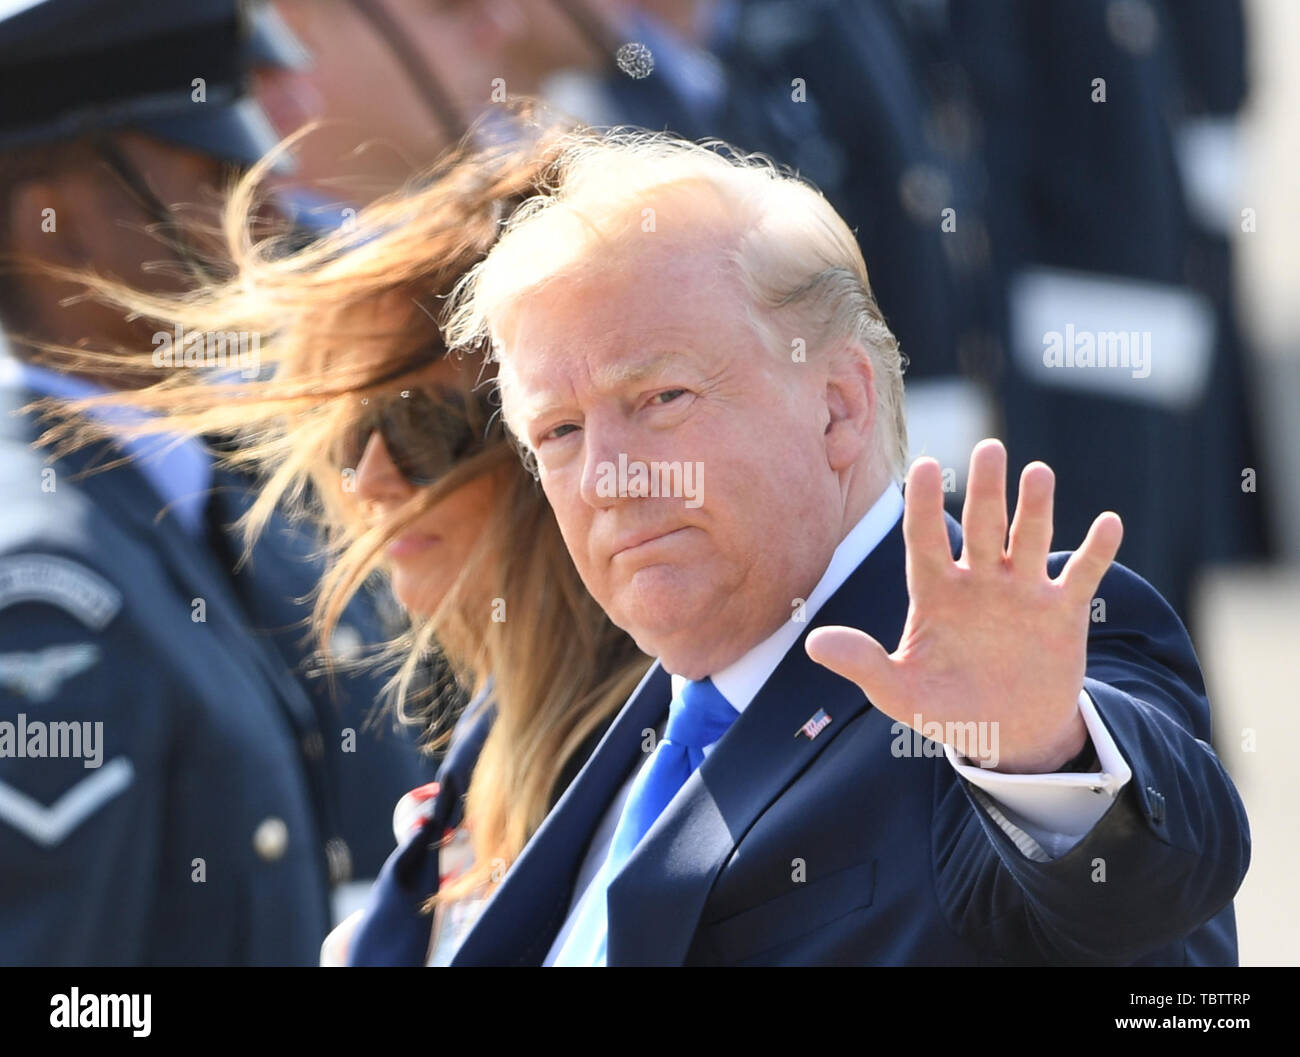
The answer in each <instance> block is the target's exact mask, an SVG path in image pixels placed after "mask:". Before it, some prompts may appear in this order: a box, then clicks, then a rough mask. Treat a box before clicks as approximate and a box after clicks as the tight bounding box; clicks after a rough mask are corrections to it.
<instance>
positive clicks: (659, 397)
mask: <svg viewBox="0 0 1300 1057" xmlns="http://www.w3.org/2000/svg"><path fill="white" fill-rule="evenodd" d="M685 393H686V390H685V389H665V390H664V391H663V392H662V393H655V395H654V396H652V397H651V398H650V402H651V403H652V404H655V403H657V404H671V403H672V402H673V401H674V400H676V399H677V398H678V397H679V396H683V395H684V394H685Z"/></svg>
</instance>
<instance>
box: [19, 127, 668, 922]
mask: <svg viewBox="0 0 1300 1057" xmlns="http://www.w3.org/2000/svg"><path fill="white" fill-rule="evenodd" d="M547 142H548V141H547V139H546V137H545V136H543V137H542V138H541V140H540V141H539V142H537V143H535V144H532V145H530V146H525V147H521V148H510V149H505V148H503V149H493V150H483V151H479V152H473V151H469V150H466V149H458V150H457V151H454V152H452V153H451V154H449V155H448V156H447V157H446V158H445V159H444V160H443V161H442V162H441V163H439V164H438V165H437V166H436V167H435V168H434V169H433V170H432V171H431V172H429V173H428V174H426V175H425V176H424V177H423V178H421V180H420V181H419V182H418V183H417V184H415V185H413V186H412V187H411V188H409V189H408V190H406V191H405V192H404V193H399V194H395V195H391V196H388V197H386V198H384V199H381V200H379V201H377V202H376V203H374V204H372V205H371V206H368V207H366V208H365V209H362V210H361V211H360V212H359V213H358V214H357V216H356V217H355V222H354V223H352V224H349V225H348V227H347V228H346V229H344V230H340V231H338V232H335V233H332V234H330V235H328V236H326V237H324V238H322V239H320V240H319V241H316V242H313V243H311V244H309V245H307V246H305V247H300V246H296V245H295V244H294V243H293V241H292V239H291V237H290V236H289V234H288V233H286V232H278V233H277V232H264V233H263V234H262V235H261V236H257V237H255V235H254V231H255V230H257V229H259V228H260V226H261V225H262V223H263V222H262V220H259V219H258V217H259V215H260V208H259V201H258V187H259V184H260V181H261V179H262V178H263V176H264V175H265V172H266V170H267V168H268V167H269V165H270V163H271V161H272V158H270V157H268V158H267V159H264V160H263V162H261V163H260V164H259V165H258V166H256V167H255V168H254V169H252V170H251V171H250V172H249V173H248V174H247V175H246V176H245V177H244V178H243V179H242V180H241V181H240V182H239V183H238V184H237V185H236V186H235V187H234V189H233V192H232V193H231V195H230V197H229V199H228V202H227V205H226V207H225V210H224V214H223V231H224V244H225V249H226V252H227V253H228V255H229V262H228V263H227V265H226V266H225V267H226V274H227V275H228V278H226V279H224V280H220V281H214V282H211V283H208V284H205V285H201V286H199V287H198V288H196V289H194V290H192V291H191V292H190V293H188V294H186V295H184V296H175V295H161V294H147V293H143V292H141V291H138V290H135V289H133V288H131V287H129V286H127V285H124V284H121V283H117V282H113V281H109V280H107V279H103V278H99V277H94V276H91V277H87V276H86V275H84V274H78V273H74V272H66V271H56V270H53V269H50V270H49V271H50V274H52V275H55V276H56V277H58V278H62V279H66V280H71V281H78V282H80V283H82V284H83V285H84V287H85V288H86V290H87V292H88V294H89V295H90V296H93V297H96V298H98V299H100V300H103V301H105V302H107V303H109V304H114V305H117V306H119V307H121V308H123V309H125V310H126V311H127V312H128V313H130V314H133V315H135V316H138V317H142V318H144V319H146V320H150V321H153V322H155V323H157V324H158V325H159V326H160V327H161V328H164V329H169V328H174V327H175V326H177V325H180V326H181V327H182V328H183V330H184V331H188V332H208V333H213V332H227V333H229V332H240V331H244V332H249V333H254V334H257V335H259V336H260V361H261V368H262V371H261V374H260V376H259V377H258V378H256V379H240V378H235V377H224V378H221V377H218V378H213V377H201V376H197V373H196V372H194V371H191V370H185V369H178V368H176V367H170V366H161V367H159V366H156V365H153V363H152V358H153V354H152V350H127V349H115V350H111V351H100V352H92V351H87V350H73V349H56V348H49V347H46V348H45V349H44V359H45V360H46V362H50V363H53V364H54V365H56V366H58V367H60V368H62V369H65V370H72V371H80V372H84V373H88V374H93V375H96V376H100V377H102V376H104V375H106V374H110V373H111V372H112V371H114V370H122V369H125V370H126V371H128V372H129V373H131V374H132V375H134V374H136V373H137V372H138V373H142V374H149V373H150V372H151V373H152V375H153V377H155V378H157V381H156V382H154V383H153V384H151V385H148V386H146V387H144V388H140V389H133V390H131V391H129V392H122V393H115V394H112V395H110V396H107V397H102V398H94V399H93V400H91V401H87V402H83V406H84V404H85V403H96V402H98V403H106V404H113V405H119V404H124V403H125V404H128V405H130V406H133V407H135V408H141V409H145V410H147V411H149V412H152V413H153V414H152V416H151V417H149V418H148V419H147V420H146V421H145V422H143V423H141V424H139V425H137V426H136V427H134V431H135V432H153V433H162V432H165V433H168V434H178V435H185V436H197V435H217V436H224V437H228V438H233V440H234V443H233V444H232V445H231V446H229V447H227V448H224V449H223V454H222V458H223V460H224V461H225V462H227V463H230V464H234V465H239V466H244V467H249V468H252V469H253V470H255V471H257V472H259V473H260V474H261V475H263V477H264V480H265V484H264V487H263V488H262V490H261V492H260V494H259V496H258V498H257V501H256V503H255V505H254V507H253V508H252V510H251V511H250V514H249V516H248V518H247V520H246V524H245V526H244V527H245V530H246V532H247V534H248V538H249V539H250V540H251V539H253V538H255V536H256V534H257V533H259V532H261V531H263V529H264V528H265V526H266V525H267V522H268V519H269V518H270V516H271V514H272V512H273V511H274V510H275V509H276V508H277V507H278V506H282V505H284V504H286V503H287V504H289V505H290V506H291V507H292V508H293V509H294V510H296V511H297V512H298V513H300V514H303V515H305V516H310V517H314V518H315V519H316V520H318V521H319V522H320V524H321V525H322V526H323V528H324V529H325V534H326V538H325V550H326V554H327V556H328V571H327V574H326V577H325V579H324V581H323V583H322V585H321V589H320V591H319V594H318V596H317V598H316V600H315V610H314V619H313V624H314V628H315V630H316V632H317V633H318V635H319V636H320V639H321V641H322V642H327V641H328V639H329V636H330V634H331V632H332V630H333V628H334V626H335V625H336V623H337V621H338V619H339V617H340V615H341V612H342V610H343V608H344V606H345V605H346V604H347V602H348V600H349V599H350V598H351V597H352V595H353V594H354V593H355V592H356V591H358V590H359V589H361V588H362V586H363V584H365V583H366V581H367V579H368V578H369V577H370V576H371V574H372V573H373V572H375V571H376V570H377V569H381V568H382V563H383V550H384V547H385V546H386V544H387V543H388V542H389V541H391V540H393V539H395V538H397V537H398V536H400V535H402V533H403V532H404V531H406V530H407V527H408V526H409V525H410V524H411V523H412V522H413V521H414V520H415V519H417V518H418V517H419V516H420V515H421V514H422V513H424V512H425V511H427V510H429V509H430V508H431V507H432V506H433V505H435V504H436V503H438V502H439V501H440V500H441V499H443V498H444V497H445V496H447V495H448V494H449V493H450V492H452V491H454V490H455V489H457V488H458V487H460V486H462V485H464V484H466V483H468V482H469V481H470V480H472V479H475V478H477V477H479V476H480V475H482V474H488V473H491V474H496V475H498V480H499V482H500V488H499V491H498V494H497V497H496V498H495V501H494V503H493V506H492V510H491V514H490V516H489V524H488V526H487V528H486V531H485V532H484V534H483V536H482V537H481V539H480V540H479V541H478V543H477V545H476V547H475V548H474V551H473V553H472V555H471V557H470V559H469V561H468V562H467V563H466V565H465V567H464V568H463V569H461V570H460V573H459V576H458V577H457V579H456V581H455V584H454V585H453V587H452V588H451V590H450V591H449V592H448V595H447V597H446V599H445V601H444V602H443V603H442V605H441V606H440V607H439V609H438V611H437V612H436V613H434V614H432V615H431V616H430V617H429V618H428V619H418V618H413V620H412V628H411V631H410V633H409V634H407V635H405V636H403V637H402V638H401V639H400V640H398V641H397V642H396V643H394V644H392V650H391V652H392V653H393V654H394V655H395V657H396V658H397V659H398V660H399V661H400V662H401V666H400V671H399V672H398V674H397V675H396V676H395V677H394V681H393V684H392V687H393V689H394V690H395V693H396V696H397V697H398V699H399V703H400V702H403V701H405V699H406V696H407V694H408V691H409V690H410V688H411V686H412V680H413V678H414V675H415V673H416V670H417V667H418V666H419V664H420V663H421V661H422V659H424V658H426V657H427V655H428V654H429V652H430V651H432V650H436V651H438V652H440V653H441V654H442V655H443V656H445V658H446V659H447V660H448V661H449V662H450V665H451V668H452V670H453V671H454V672H455V674H456V676H457V679H458V681H459V682H460V683H461V684H462V685H463V687H464V688H465V689H466V690H467V691H470V692H477V691H482V690H484V689H485V687H486V686H487V685H488V681H489V679H490V680H491V687H492V699H493V701H494V702H495V706H496V720H495V722H494V724H493V727H492V730H491V732H490V734H489V735H488V737H487V740H486V742H485V744H484V746H483V749H482V752H481V754H480V757H479V760H478V763H477V766H476V768H475V770H474V772H473V776H472V778H471V781H470V785H469V790H468V794H467V799H466V805H465V818H466V823H467V825H468V828H469V830H470V833H471V838H472V843H473V849H474V857H475V863H474V866H473V868H472V869H470V870H469V871H468V872H467V873H466V874H465V875H463V876H462V877H460V878H459V879H457V880H456V881H455V882H454V883H452V884H450V885H448V886H447V888H445V889H444V890H443V891H441V892H440V893H439V894H438V896H437V897H436V899H437V900H454V899H458V898H461V897H463V896H465V895H468V894H470V893H471V892H474V891H478V890H480V889H481V887H482V886H485V885H488V884H490V883H492V882H493V881H495V880H496V879H497V877H498V876H499V873H500V869H501V867H502V866H503V865H507V864H509V863H511V862H513V861H514V859H515V858H516V857H517V856H518V854H519V853H520V851H521V850H522V849H523V846H524V844H525V843H526V842H527V840H528V838H529V836H531V834H532V833H533V832H534V831H535V830H536V829H537V827H538V826H539V825H540V824H541V821H542V819H543V818H544V817H545V815H546V813H547V811H548V809H549V806H550V803H551V799H552V797H553V795H554V794H555V793H556V791H557V789H558V782H559V780H560V778H561V775H562V774H563V773H564V770H565V768H566V765H567V764H568V763H569V762H570V760H571V758H573V757H574V754H575V753H576V752H577V750H578V749H579V747H581V746H582V745H583V744H584V743H585V742H586V741H588V739H589V738H591V736H592V735H593V734H594V732H596V731H597V730H599V729H600V728H601V727H602V726H603V725H604V724H605V723H606V722H607V721H608V720H609V718H610V717H611V716H612V715H613V714H614V713H615V712H616V711H617V710H618V709H619V707H620V706H621V705H622V704H623V702H624V701H625V700H626V699H627V697H628V696H629V694H630V693H631V691H632V689H633V688H634V687H635V685H636V683H637V682H638V681H639V680H640V678H641V677H642V676H643V674H644V673H645V671H646V669H647V668H648V666H649V663H650V660H649V658H647V657H645V656H644V655H643V654H642V653H640V651H639V650H637V648H636V646H635V644H634V643H633V642H632V640H631V639H630V638H629V637H628V636H627V635H626V634H625V633H624V632H623V631H621V630H620V629H618V628H616V627H615V626H614V625H613V624H612V623H611V622H610V621H609V619H608V618H607V617H606V616H605V614H604V613H603V611H602V610H601V609H600V607H599V606H598V605H597V604H596V602H595V601H594V600H593V599H592V598H591V596H590V595H589V594H588V593H587V591H586V589H585V588H584V587H583V585H582V582H581V580H580V579H579V577H578V574H577V570H576V569H575V567H574V565H573V562H572V560H571V559H570V557H569V555H568V552H567V550H566V549H565V547H564V542H563V540H562V538H561V536H560V532H559V529H558V526H557V524H556V522H555V518H554V515H553V514H552V512H551V510H550V507H549V506H548V504H547V502H546V500H545V498H544V496H543V495H542V493H541V490H540V487H539V486H538V484H537V482H536V481H535V480H534V479H533V478H532V476H530V474H529V473H528V472H527V471H526V470H525V469H524V467H523V465H522V463H521V462H520V459H519V453H518V451H517V450H516V448H515V447H514V446H513V444H512V442H511V441H510V440H509V439H508V438H507V436H506V434H505V432H504V430H502V429H501V428H500V427H499V425H492V424H490V423H489V424H488V425H487V426H485V427H484V428H485V429H487V430H488V432H487V433H486V437H487V443H486V444H485V445H484V446H482V448H481V450H480V451H478V452H477V453H475V454H472V455H470V456H469V457H467V458H465V459H464V460H463V461H461V462H460V463H459V464H458V465H456V466H455V467H454V468H453V469H452V470H451V471H450V472H449V473H448V474H447V475H446V476H445V477H444V478H442V479H441V480H439V481H438V482H437V483H436V484H434V485H432V486H430V487H428V488H425V489H422V490H419V491H418V494H417V495H416V497H415V498H414V499H413V500H412V501H411V502H410V503H409V504H407V505H406V506H404V507H403V509H402V510H401V511H399V512H398V513H397V515H395V517H394V518H393V519H392V520H391V521H389V522H388V523H385V524H382V525H378V526H372V527H368V526H367V525H366V524H365V523H364V521H363V520H362V519H361V518H360V517H359V514H358V510H357V506H356V503H355V502H354V497H353V496H351V495H350V494H349V493H348V490H347V487H346V481H347V476H346V475H347V473H348V472H349V471H350V469H351V468H348V467H344V466H342V465H341V463H340V457H339V453H340V450H341V445H342V442H343V438H344V437H345V436H346V435H347V434H348V432H349V431H350V430H352V429H353V428H354V426H355V424H356V422H357V421H358V418H359V416H360V415H361V414H362V413H363V410H362V409H363V406H364V402H365V401H368V400H372V399H383V398H385V397H391V396H392V395H393V393H394V392H395V391H396V390H399V389H402V388H408V387H411V386H414V385H418V384H420V381H421V378H422V375H423V374H424V373H427V371H428V368H429V365H430V364H432V363H434V362H436V361H437V360H438V359H439V358H440V357H442V356H444V355H446V347H445V345H444V343H443V340H442V337H441V334H440V331H439V329H438V326H437V325H436V322H435V318H434V317H435V316H436V315H437V313H438V311H439V309H440V307H441V302H440V298H442V297H443V296H445V295H446V294H447V293H448V292H449V291H450V289H451V288H452V286H453V285H454V283H455V282H456V281H457V280H459V278H460V277H461V276H462V275H463V274H464V273H465V271H466V270H468V269H469V268H470V267H471V266H472V265H473V264H475V263H476V262H477V261H478V260H480V259H481V258H482V257H483V255H484V254H485V253H486V252H487V250H488V249H489V247H490V246H491V244H492V242H493V241H494V240H495V238H496V237H497V235H498V233H499V230H500V225H501V223H502V221H503V220H504V218H505V216H506V215H507V214H508V212H509V210H510V209H511V208H512V207H513V206H514V205H515V204H516V203H517V202H518V201H519V200H521V199H522V198H524V197H526V196H527V195H528V194H529V193H531V191H532V189H533V187H534V185H535V183H536V181H537V180H538V178H539V173H540V172H541V171H542V170H543V169H544V168H545V166H546V165H547V164H549V162H550V160H551V150H550V148H549V147H548V145H547ZM483 384H484V385H485V386H489V387H490V379H485V380H484V382H483ZM468 395H469V396H470V397H471V398H472V400H480V399H482V398H483V394H482V392H478V391H472V392H471V393H469V394H468ZM46 406H47V408H48V409H51V410H53V409H54V408H53V407H52V406H51V405H46ZM487 410H488V411H489V412H490V411H491V408H490V407H489V408H488V409H487ZM118 428H121V427H118ZM100 435H101V429H100V427H98V426H96V425H94V424H92V423H88V422H87V421H86V420H84V419H81V418H67V417H58V418H56V419H55V421H54V425H53V426H51V428H50V429H49V431H48V432H47V434H46V436H45V437H44V438H43V439H44V440H45V442H46V443H48V444H50V445H52V446H53V447H54V449H55V450H56V452H57V451H59V450H64V449H66V448H69V447H73V446H78V445H81V444H84V443H87V442H89V441H90V440H91V439H97V438H98V437H99V436H100ZM494 599H504V600H506V603H507V619H506V620H504V621H496V620H493V619H492V617H493V600H494Z"/></svg>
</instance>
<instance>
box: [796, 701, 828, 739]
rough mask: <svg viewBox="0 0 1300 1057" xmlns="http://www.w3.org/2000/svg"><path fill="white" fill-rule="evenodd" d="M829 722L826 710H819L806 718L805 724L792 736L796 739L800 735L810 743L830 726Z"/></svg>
mask: <svg viewBox="0 0 1300 1057" xmlns="http://www.w3.org/2000/svg"><path fill="white" fill-rule="evenodd" d="M830 722H831V717H830V716H828V715H827V714H826V709H824V708H819V709H818V710H817V711H816V712H814V713H813V714H812V715H811V716H809V717H808V722H807V723H805V724H804V725H803V726H802V727H800V728H799V729H798V730H797V731H795V734H794V736H795V737H796V738H797V737H798V736H799V735H800V734H802V735H804V736H805V737H806V738H807V739H808V740H809V741H812V740H813V738H815V737H817V735H818V734H820V733H821V732H822V731H823V730H825V729H826V728H827V727H828V726H829V725H830Z"/></svg>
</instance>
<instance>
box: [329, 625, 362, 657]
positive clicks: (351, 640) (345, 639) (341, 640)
mask: <svg viewBox="0 0 1300 1057" xmlns="http://www.w3.org/2000/svg"><path fill="white" fill-rule="evenodd" d="M364 647H365V643H364V642H363V641H362V638H361V632H359V631H358V630H357V629H356V628H354V627H353V626H352V625H351V624H340V625H339V626H338V627H336V628H335V629H334V634H333V635H331V636H330V647H329V649H330V653H331V654H332V655H333V657H334V659H335V660H336V661H340V662H347V661H354V660H356V659H357V658H358V657H360V656H361V651H362V649H363V648H364Z"/></svg>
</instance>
